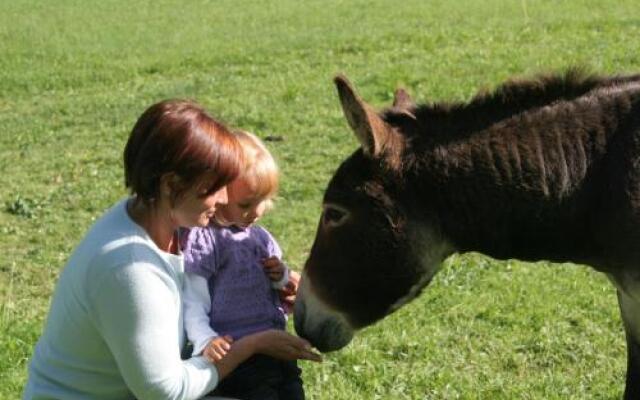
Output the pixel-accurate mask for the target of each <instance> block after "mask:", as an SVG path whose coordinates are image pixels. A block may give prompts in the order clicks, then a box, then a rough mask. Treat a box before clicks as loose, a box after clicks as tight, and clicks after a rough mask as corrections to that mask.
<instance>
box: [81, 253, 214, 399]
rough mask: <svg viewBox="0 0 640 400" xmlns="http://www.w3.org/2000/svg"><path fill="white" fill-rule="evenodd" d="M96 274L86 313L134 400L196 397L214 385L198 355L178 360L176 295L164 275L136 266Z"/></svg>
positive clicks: (174, 286)
mask: <svg viewBox="0 0 640 400" xmlns="http://www.w3.org/2000/svg"><path fill="white" fill-rule="evenodd" d="M98 275H100V276H94V277H93V279H95V282H92V283H91V282H90V283H87V284H88V286H89V287H90V289H92V290H91V295H90V299H91V310H89V312H90V313H92V315H93V318H94V320H95V322H96V325H97V327H98V329H99V331H100V333H101V335H102V337H103V339H104V341H105V342H106V344H107V346H108V347H109V349H110V351H111V353H112V354H113V357H114V359H115V362H116V364H117V366H118V370H119V372H120V374H121V375H122V377H123V378H124V381H125V383H126V384H127V386H128V387H129V389H130V390H131V391H132V392H133V394H134V395H135V397H136V398H138V399H139V400H144V399H197V398H200V397H202V396H203V395H205V394H206V393H208V392H209V391H211V390H212V389H213V388H214V387H215V386H216V384H217V382H218V373H217V370H216V368H215V367H214V366H213V365H212V364H211V363H210V362H208V361H207V360H206V359H205V358H204V357H193V358H191V359H189V360H186V361H183V360H181V358H180V348H179V347H180V340H179V335H180V331H181V329H182V327H181V325H180V319H179V315H180V305H181V304H180V291H179V288H178V287H177V283H176V281H174V279H173V278H172V275H171V274H170V273H168V272H167V271H165V270H164V269H163V268H162V267H161V266H157V265H154V264H151V263H142V262H137V263H132V264H129V265H122V266H117V267H111V266H110V267H106V268H103V271H102V273H101V274H98Z"/></svg>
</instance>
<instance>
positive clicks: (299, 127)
mask: <svg viewBox="0 0 640 400" xmlns="http://www.w3.org/2000/svg"><path fill="white" fill-rule="evenodd" d="M637 12H638V8H637V4H636V1H635V0H633V1H632V0H629V1H615V2H614V1H602V0H588V1H550V0H547V1H544V0H538V1H526V0H521V1H499V0H483V1H481V0H473V1H439V2H436V1H423V0H409V1H402V2H397V1H393V2H392V1H378V0H374V1H372V0H367V1H364V0H355V1H341V0H325V1H294V0H281V1H277V2H251V1H246V0H235V1H230V0H220V1H208V0H199V1H193V2H186V1H176V0H155V1H138V2H135V3H134V4H130V2H127V1H123V0H107V1H102V2H99V1H91V2H90V1H84V2H81V1H77V0H58V1H55V2H41V1H34V0H15V1H8V0H5V1H2V2H0V171H2V173H0V252H1V253H2V254H4V257H2V258H1V259H0V354H1V355H2V357H0V382H2V383H3V384H2V385H0V398H3V399H5V398H6V399H12V398H18V397H19V396H20V393H21V390H22V386H23V384H24V382H25V379H26V365H27V362H28V358H29V356H30V354H31V351H32V348H33V345H34V343H35V341H36V340H37V338H38V336H39V333H40V330H41V328H42V324H43V319H44V318H45V316H46V311H47V308H48V304H49V298H50V295H51V291H52V288H53V286H54V284H55V280H56V278H57V275H58V273H59V271H60V268H61V267H62V266H63V265H64V262H65V260H66V259H67V257H68V255H69V253H70V251H71V250H72V249H73V247H74V246H75V244H76V243H78V241H79V240H80V238H81V237H82V235H83V234H84V232H85V231H86V229H87V228H88V226H89V225H90V224H91V222H92V221H93V220H94V219H95V218H96V217H98V216H99V215H101V213H102V212H103V210H105V208H107V207H108V206H109V205H111V204H112V203H113V202H114V201H116V200H117V199H119V198H121V197H122V196H123V195H125V191H124V189H123V178H122V175H123V174H122V167H121V164H122V162H121V153H122V149H123V146H124V142H125V139H126V137H127V135H128V132H129V130H130V128H131V126H132V125H133V123H134V121H135V119H136V118H137V116H138V115H139V114H140V113H141V112H142V111H143V110H144V109H145V108H146V106H148V105H150V104H151V103H153V102H155V101H158V100H160V99H163V98H167V97H189V98H195V99H197V100H198V101H199V102H201V103H203V104H204V105H205V106H206V107H207V108H208V109H209V110H211V111H212V113H214V114H215V115H217V116H219V117H220V118H221V119H223V120H224V121H226V122H227V123H229V124H230V125H234V126H240V127H243V128H245V129H249V130H253V131H255V132H257V133H258V134H259V135H260V136H265V135H281V136H284V138H285V140H284V141H282V142H274V143H270V144H269V146H270V147H271V149H272V150H273V152H274V154H275V155H276V157H277V158H278V160H279V162H280V165H281V168H282V172H283V177H282V181H283V182H282V190H281V192H280V198H279V200H278V205H277V208H276V210H275V211H274V212H273V213H272V214H270V215H269V216H268V217H267V219H266V220H265V224H266V225H267V226H268V227H269V228H270V229H271V230H272V231H273V232H274V233H275V234H276V236H277V237H278V239H279V240H280V242H281V244H282V246H283V248H284V250H285V252H286V258H287V261H288V262H289V263H290V264H292V265H294V266H301V265H302V263H303V261H304V258H305V254H306V253H307V251H308V249H309V247H310V245H311V241H312V239H313V235H314V231H315V226H316V221H317V218H318V215H319V210H320V199H321V196H322V192H323V189H324V186H325V185H326V182H327V181H328V179H329V177H330V175H331V173H332V171H333V170H334V169H335V168H336V166H337V165H338V163H339V162H340V160H341V159H343V158H344V157H346V156H347V155H348V154H349V153H350V152H351V151H353V150H354V149H355V148H356V140H355V139H354V138H353V136H352V134H351V133H350V132H349V130H348V128H347V125H346V122H345V121H344V119H343V117H342V114H341V111H340V108H339V106H338V101H337V99H336V95H335V90H334V88H333V86H332V83H331V78H332V76H333V75H334V74H335V73H336V72H344V73H346V74H347V75H348V76H349V77H350V78H351V79H352V81H353V82H354V83H355V84H356V86H357V87H358V89H359V90H360V92H361V94H362V96H363V97H364V98H366V99H367V100H369V101H370V102H371V103H372V104H374V105H376V106H382V105H385V104H388V103H389V102H390V100H391V97H392V93H393V90H394V88H395V87H396V86H398V85H402V86H404V87H406V88H407V89H408V90H409V92H411V93H412V94H413V95H414V97H415V98H416V99H417V100H419V101H432V100H461V99H467V98H469V97H470V96H471V95H473V93H474V92H475V91H476V90H478V88H481V87H493V86H495V85H496V84H498V83H499V82H500V81H502V80H503V79H505V78H507V77H509V76H512V75H514V74H518V75H523V74H530V73H534V72H539V71H547V70H558V69H564V68H565V67H567V66H569V65H575V64H580V65H586V66H588V67H590V68H592V69H593V70H595V71H598V72H624V71H638V69H639V68H638V67H639V66H640V51H639V50H640V41H638V40H637V38H638V37H639V35H640V20H639V19H638V18H637ZM625 357H626V354H625V347H624V338H623V331H622V327H621V325H620V318H619V316H618V311H617V305H616V301H615V294H614V290H613V288H612V287H611V285H610V284H609V283H608V282H607V280H606V279H605V278H604V276H602V275H599V274H597V273H595V272H592V271H591V270H588V269H586V268H584V267H579V266H574V265H565V266H558V265H550V264H547V263H538V264H525V263H520V262H517V261H510V262H497V261H494V260H491V259H487V258H485V257H483V256H481V255H478V254H470V255H462V256H454V257H452V258H451V259H449V260H448V261H447V262H446V264H445V266H444V268H443V271H442V272H441V273H440V274H439V275H438V276H437V278H436V279H435V280H434V282H433V283H432V285H431V286H430V288H429V289H428V290H426V291H425V293H424V294H423V295H422V296H421V297H420V298H419V299H418V300H416V301H414V302H413V303H412V304H410V305H408V306H407V307H405V308H403V309H402V310H400V311H399V312H398V313H396V314H395V315H393V316H391V317H389V318H387V319H386V320H385V321H383V322H380V323H378V324H377V325H375V326H373V327H370V328H368V329H366V330H364V331H363V332H362V333H361V334H360V335H359V336H358V337H357V338H356V339H355V341H354V342H353V343H352V344H351V345H350V346H349V347H348V348H346V349H345V350H343V351H341V352H338V353H335V354H330V355H327V356H326V358H325V361H324V363H322V364H319V365H315V364H314V365H312V364H307V363H305V364H303V370H304V379H305V382H306V389H307V393H308V395H309V396H308V397H309V398H310V399H326V400H334V399H349V400H353V399H391V398H393V399H457V398H460V399H514V398H522V399H567V398H573V399H585V398H596V399H609V398H619V397H620V396H621V392H622V389H623V384H624V370H625V365H626V360H625Z"/></svg>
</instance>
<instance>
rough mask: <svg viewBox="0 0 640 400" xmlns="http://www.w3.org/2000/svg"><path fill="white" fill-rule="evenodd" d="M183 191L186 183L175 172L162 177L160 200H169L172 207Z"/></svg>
mask: <svg viewBox="0 0 640 400" xmlns="http://www.w3.org/2000/svg"><path fill="white" fill-rule="evenodd" d="M183 191H184V183H183V182H182V179H181V178H180V177H179V176H178V175H176V174H175V173H174V172H168V173H166V174H164V175H162V176H161V177H160V198H161V199H166V200H168V201H169V204H170V205H171V206H172V207H173V206H174V205H175V202H176V200H177V199H178V197H180V194H181V193H182V192H183Z"/></svg>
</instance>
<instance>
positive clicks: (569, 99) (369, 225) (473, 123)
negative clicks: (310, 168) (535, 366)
mask: <svg viewBox="0 0 640 400" xmlns="http://www.w3.org/2000/svg"><path fill="white" fill-rule="evenodd" d="M336 84H337V87H338V93H339V95H340V100H341V102H342V106H343V109H344V111H345V116H346V117H347V120H348V121H349V124H350V125H351V127H352V129H353V130H354V132H355V133H356V136H357V137H358V138H359V139H360V142H361V143H362V148H361V149H359V150H358V151H356V152H355V153H354V154H353V155H352V156H351V157H349V158H348V159H347V160H345V161H344V162H343V163H342V165H341V166H340V168H339V169H338V170H337V172H336V174H335V175H334V177H333V178H332V180H331V182H330V183H329V186H328V188H327V190H326V193H325V198H324V203H325V207H328V211H325V213H324V214H323V217H322V218H321V221H320V224H319V227H318V233H317V235H316V239H315V242H314V245H313V248H312V250H311V253H310V255H309V258H308V260H307V263H306V266H305V271H304V278H303V281H306V284H305V285H303V287H304V290H303V291H302V293H301V300H300V301H299V302H298V303H299V304H296V329H297V330H298V332H299V333H300V334H301V335H303V336H307V337H309V339H310V340H312V341H313V342H314V343H315V344H316V345H318V346H319V348H320V349H321V350H322V349H326V350H331V349H337V348H340V347H342V346H344V345H345V344H346V343H347V342H348V340H350V333H349V332H350V331H351V330H353V329H358V328H361V327H363V326H366V325H369V324H371V323H373V322H375V321H376V320H378V319H380V318H383V317H384V316H385V315H388V314H389V313H390V312H393V311H394V310H395V309H397V307H399V306H401V305H402V304H404V303H405V302H406V301H410V300H411V298H413V297H415V295H417V293H419V291H420V289H421V288H422V287H424V286H426V285H427V284H428V282H429V280H430V279H431V278H432V276H433V274H435V272H436V271H437V267H436V266H432V265H431V264H434V265H435V264H438V263H439V261H441V260H442V259H443V258H444V257H446V256H447V255H448V254H451V253H452V252H455V251H460V252H464V251H478V252H481V253H484V254H487V255H490V256H492V257H495V258H499V259H509V258H513V259H521V260H550V261H558V262H565V261H569V262H575V263H584V264H588V265H590V266H592V267H594V268H596V269H598V270H600V271H605V272H607V273H609V274H610V276H612V277H613V278H612V279H613V280H614V281H616V282H617V283H618V284H619V288H620V287H621V286H620V285H622V286H624V285H626V284H627V283H628V284H630V285H631V286H633V285H635V284H636V283H635V281H634V280H632V281H629V280H628V276H627V275H630V276H631V275H633V276H634V277H635V276H640V75H631V76H613V77H601V76H591V75H586V74H584V73H582V72H580V71H579V70H570V71H569V72H568V73H566V74H563V75H544V76H539V77H537V78H534V79H530V80H513V81H509V82H507V83H505V84H503V85H501V86H500V87H498V88H497V89H496V90H495V91H494V92H492V93H487V92H483V93H480V94H479V95H477V96H476V97H474V98H473V99H472V100H471V101H469V102H467V103H436V104H424V105H419V106H417V105H415V104H413V102H412V101H411V99H410V98H409V97H408V95H407V94H406V92H404V91H402V90H400V91H398V92H396V101H395V102H394V105H393V106H392V107H390V108H389V109H387V110H384V111H383V112H381V113H376V112H375V111H374V110H373V109H372V108H371V107H370V106H368V105H367V104H366V103H365V102H363V101H362V100H361V99H360V98H359V97H358V96H357V94H355V91H354V90H353V88H352V87H351V86H350V84H349V83H348V81H347V80H346V79H345V78H342V77H338V78H336ZM341 210H342V211H341ZM340 215H343V217H344V218H338V217H340ZM420 243H422V244H420ZM420 246H426V247H427V251H423V250H421V249H420ZM429 246H431V247H432V248H433V249H432V250H431V249H429ZM432 258H433V259H432ZM425 260H427V261H425ZM425 265H428V266H427V267H425ZM337 277H339V278H337ZM639 281H640V279H639ZM631 286H630V287H631ZM639 287H640V286H639ZM627 294H628V295H629V296H631V297H628V299H627V300H626V301H627V303H628V304H627V305H628V307H631V305H630V304H631V303H633V304H632V306H633V307H635V306H636V303H635V299H632V297H633V296H635V292H633V293H631V292H629V293H627ZM305 296H314V297H315V298H317V300H314V302H315V304H321V305H322V307H324V308H326V309H328V310H330V312H331V313H335V314H336V315H339V317H335V318H334V317H327V318H326V320H323V321H317V318H316V319H315V320H314V317H310V316H309V313H307V312H306V308H307V302H306V301H305V300H304V298H305ZM621 301H623V300H621ZM630 302H631V303H630ZM314 307H317V306H314ZM634 312H635V311H633V312H632V314H633V313H634ZM624 316H625V315H624V313H623V317H624ZM308 321H311V322H308ZM635 323H636V321H631V320H627V318H625V324H626V326H627V332H628V342H629V348H630V349H631V350H633V349H637V348H640V346H639V345H638V341H637V340H636V339H634V338H633V335H632V334H631V333H630V332H631V331H632V330H633V329H634V328H633V326H635V325H634V324H635ZM337 336H340V338H338V339H336V338H335V337H337ZM637 353H638V352H635V353H633V354H632V352H631V351H630V367H629V372H628V377H627V398H632V396H633V393H634V391H635V390H637V391H638V392H640V382H637V380H634V379H633V377H634V376H636V375H639V376H640V371H638V369H639V368H638V367H640V358H639V357H640V355H638V354H637ZM634 354H635V355H634ZM636 366H638V367H636Z"/></svg>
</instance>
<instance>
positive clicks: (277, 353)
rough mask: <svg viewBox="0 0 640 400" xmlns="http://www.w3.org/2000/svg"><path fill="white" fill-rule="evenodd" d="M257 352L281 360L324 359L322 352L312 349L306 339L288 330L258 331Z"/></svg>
mask: <svg viewBox="0 0 640 400" xmlns="http://www.w3.org/2000/svg"><path fill="white" fill-rule="evenodd" d="M252 336H254V340H255V341H256V352H257V353H261V354H265V355H268V356H271V357H274V358H278V359H281V360H309V361H322V357H321V356H320V354H318V353H316V352H314V351H313V350H312V347H311V345H310V344H309V342H307V341H306V340H304V339H302V338H299V337H297V336H294V335H292V334H290V333H287V332H286V331H281V330H275V329H272V330H268V331H263V332H259V333H256V334H254V335H252Z"/></svg>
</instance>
